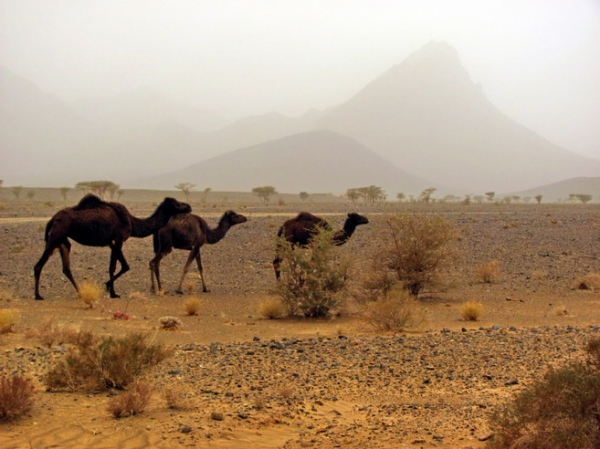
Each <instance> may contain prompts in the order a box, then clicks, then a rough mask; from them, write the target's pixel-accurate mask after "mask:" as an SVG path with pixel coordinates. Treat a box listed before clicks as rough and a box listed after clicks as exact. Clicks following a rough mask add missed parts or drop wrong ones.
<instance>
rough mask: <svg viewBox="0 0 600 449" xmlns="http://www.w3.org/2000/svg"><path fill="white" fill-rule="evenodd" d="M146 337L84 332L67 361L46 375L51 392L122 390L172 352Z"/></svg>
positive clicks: (68, 352) (80, 334)
mask: <svg viewBox="0 0 600 449" xmlns="http://www.w3.org/2000/svg"><path fill="white" fill-rule="evenodd" d="M147 340H148V337H147V336H146V335H143V334H137V333H136V334H129V335H126V336H125V337H121V338H114V337H101V338H99V337H97V336H95V335H94V334H92V333H90V332H80V333H79V334H78V336H77V338H76V339H75V342H74V345H73V347H71V348H70V349H69V350H68V351H67V353H66V354H65V357H64V359H62V360H60V361H59V362H58V363H56V364H55V365H54V366H53V367H52V368H51V369H50V371H49V372H48V373H47V374H46V376H45V382H46V385H47V386H48V388H49V389H51V390H60V389H66V390H70V391H75V390H83V391H98V390H103V389H106V388H119V389H122V388H124V387H126V386H127V385H129V384H131V383H132V382H133V381H134V380H135V379H137V378H138V376H139V375H140V374H141V373H142V372H143V371H144V370H145V369H146V368H148V367H151V366H154V365H156V364H158V363H160V362H161V361H162V360H164V359H165V358H167V357H168V355H169V352H168V351H167V350H166V349H165V348H163V346H162V345H159V344H156V343H152V344H149V343H148V342H147Z"/></svg>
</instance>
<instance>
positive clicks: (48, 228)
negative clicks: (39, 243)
mask: <svg viewBox="0 0 600 449" xmlns="http://www.w3.org/2000/svg"><path fill="white" fill-rule="evenodd" d="M53 224H54V219H53V218H51V219H50V220H48V223H46V229H45V230H44V241H45V242H47V241H48V235H49V234H50V229H52V225H53Z"/></svg>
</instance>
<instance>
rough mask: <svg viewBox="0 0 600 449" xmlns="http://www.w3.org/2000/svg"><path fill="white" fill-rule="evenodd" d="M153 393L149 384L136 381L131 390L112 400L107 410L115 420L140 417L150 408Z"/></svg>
mask: <svg viewBox="0 0 600 449" xmlns="http://www.w3.org/2000/svg"><path fill="white" fill-rule="evenodd" d="M153 392H154V389H153V388H152V386H151V385H150V384H149V383H147V382H143V381H136V382H135V383H134V384H133V387H132V388H131V389H130V390H128V391H125V392H122V393H121V394H119V395H118V396H114V397H113V398H111V399H110V400H109V401H108V406H107V410H108V412H109V413H110V414H111V415H113V416H114V417H115V418H125V417H127V416H135V415H139V414H140V413H142V412H143V411H144V410H145V409H146V407H147V406H148V403H149V402H150V398H151V397H152V393H153Z"/></svg>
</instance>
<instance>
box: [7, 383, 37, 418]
mask: <svg viewBox="0 0 600 449" xmlns="http://www.w3.org/2000/svg"><path fill="white" fill-rule="evenodd" d="M34 390H35V387H34V385H33V382H32V381H31V380H30V379H27V378H25V377H23V376H20V375H19V374H15V375H12V376H2V377H0V421H12V420H14V419H17V418H19V417H20V416H22V415H24V414H25V413H27V412H28V411H29V410H31V407H33V403H34V399H33V392H34Z"/></svg>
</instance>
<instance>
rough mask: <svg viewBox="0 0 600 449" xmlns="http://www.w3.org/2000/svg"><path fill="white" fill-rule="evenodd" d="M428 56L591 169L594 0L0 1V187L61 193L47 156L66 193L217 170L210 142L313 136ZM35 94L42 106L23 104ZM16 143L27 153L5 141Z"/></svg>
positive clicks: (598, 144) (597, 102)
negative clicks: (437, 56) (394, 73)
mask: <svg viewBox="0 0 600 449" xmlns="http://www.w3.org/2000/svg"><path fill="white" fill-rule="evenodd" d="M431 41H441V42H446V43H448V44H449V45H450V46H452V47H453V48H454V49H456V51H457V53H458V55H459V56H460V62H461V64H462V66H463V67H464V68H465V70H466V72H467V73H468V75H469V77H470V80H471V81H472V82H473V83H474V84H476V85H477V86H479V88H480V89H481V92H482V93H483V94H484V95H485V97H486V98H487V99H488V100H489V101H490V102H491V103H492V104H493V105H494V106H495V107H497V108H498V109H499V110H500V111H501V112H502V113H503V114H505V115H506V116H508V117H510V118H511V119H512V120H514V121H515V122H517V123H519V124H520V125H522V126H524V127H526V128H528V129H529V130H531V131H533V132H534V133H535V134H537V135H539V136H540V137H541V138H543V139H545V140H547V141H548V142H550V143H552V144H554V145H556V146H558V147H561V148H563V149H565V150H568V151H571V152H574V153H577V154H579V155H582V156H586V157H591V158H594V159H600V127H598V126H597V123H598V120H599V119H600V58H598V55H599V54H600V4H599V3H598V2H596V1H594V0H575V1H573V2H568V3H565V2H562V1H542V0H532V1H528V2H521V1H517V0H502V1H500V0H497V1H496V0H494V1H491V2H478V1H457V2H452V3H449V2H444V1H441V0H432V1H428V2H419V4H417V5H414V4H405V2H394V1H376V2H371V1H367V0H356V1H350V2H349V1H341V0H334V1H328V2H324V1H316V0H314V1H310V0H309V1H303V2H279V1H275V0H271V1H258V2H256V1H231V0H226V1H220V2H196V1H191V0H190V1H179V2H167V1H157V0H149V1H130V2H121V1H86V2H79V1H75V0H70V1H69V0H59V1H53V2H44V1H30V0H23V1H19V2H16V1H9V0H0V66H1V68H2V77H1V78H0V81H1V83H2V85H1V86H0V87H2V95H3V96H5V97H11V99H12V100H13V101H12V102H5V101H2V103H3V104H4V106H0V114H1V118H2V121H3V123H2V128H1V129H0V132H1V133H2V134H0V137H1V138H2V149H1V150H0V152H1V153H0V154H1V157H2V165H4V166H5V170H4V172H3V173H1V174H0V177H1V178H3V179H4V180H5V185H9V184H19V183H24V184H37V185H40V184H42V183H47V184H49V185H62V184H64V183H61V181H60V180H59V178H62V179H64V180H65V182H70V181H71V178H70V177H69V176H70V175H67V174H65V172H64V169H62V167H63V166H64V164H63V161H60V160H58V161H57V160H56V159H57V156H59V158H61V157H67V158H70V159H71V161H72V167H77V168H78V170H80V172H79V175H78V176H75V175H73V179H76V180H81V179H82V177H83V178H85V176H86V175H87V174H89V175H90V176H96V174H97V173H98V172H100V173H106V176H103V177H104V178H114V179H117V178H118V177H122V179H125V177H127V176H128V172H127V167H128V164H138V165H139V161H140V160H143V161H144V166H145V167H146V171H147V174H148V175H149V176H150V175H159V174H160V173H161V170H162V171H169V170H175V169H183V168H185V167H187V166H191V165H193V164H194V163H198V162H201V161H202V160H205V159H207V158H209V157H212V156H215V155H216V154H217V152H216V150H215V148H216V147H215V146H214V145H213V146H211V143H214V142H216V141H217V140H218V141H219V142H222V141H223V139H225V140H228V141H231V147H228V148H225V150H227V151H230V150H233V149H237V148H236V147H235V144H234V141H235V139H236V136H235V134H233V135H230V136H228V137H226V138H221V140H219V139H216V138H214V135H215V133H219V132H220V133H221V134H224V133H225V131H223V129H226V128H227V127H228V126H232V124H236V123H237V124H238V125H236V126H238V127H239V123H240V121H241V122H244V121H251V120H253V118H256V117H259V116H260V117H263V116H266V117H270V118H269V120H271V121H277V130H278V131H277V132H276V133H267V134H269V135H268V136H267V137H268V138H269V139H275V138H281V137H285V136H286V135H287V131H286V129H288V130H290V131H291V132H293V133H298V132H303V131H309V130H311V129H314V128H313V126H314V124H316V123H319V120H321V116H322V114H325V113H326V112H327V111H330V110H333V109H335V108H336V107H339V106H340V105H341V104H344V103H345V102H347V101H349V100H350V99H352V98H353V97H354V96H356V95H357V93H359V92H361V90H362V89H364V88H365V86H368V85H369V84H370V83H372V82H374V81H376V80H378V79H379V78H380V77H381V76H383V75H384V74H385V73H387V72H388V71H389V70H390V68H392V67H394V66H396V65H398V64H401V63H402V62H403V61H404V60H406V58H408V57H409V56H410V55H411V54H413V53H415V52H417V51H418V50H419V49H421V48H423V47H424V46H426V45H427V43H428V42H431ZM15 86H20V87H18V88H17V87H15ZM35 89H39V91H41V92H42V93H43V94H44V95H45V97H44V98H43V99H40V98H41V97H40V96H39V95H38V94H37V93H36V94H35V98H36V100H35V101H33V100H31V102H30V104H29V105H28V104H25V103H27V102H28V100H30V99H31V98H33V97H29V96H28V95H30V94H31V95H32V96H33V95H34V94H32V92H33V91H35ZM7 92H8V93H7ZM19 95H21V96H19ZM33 103H35V104H33ZM15 104H17V106H15ZM40 104H44V106H43V107H41V106H39V105H40ZM43 108H48V110H51V111H53V112H52V113H51V114H50V115H52V116H54V119H55V121H56V123H53V122H48V121H46V122H45V123H44V126H42V127H41V128H36V129H35V130H32V128H31V123H25V124H23V123H22V122H21V121H19V120H22V119H23V118H26V117H32V118H35V116H36V115H37V114H41V112H40V109H43ZM17 109H18V111H17ZM57 110H60V113H57V112H55V111H57ZM58 116H60V117H61V118H60V119H59V118H58ZM17 118H19V120H17ZM290 120H291V121H292V122H293V125H292V124H290V123H291V122H290ZM300 121H301V122H302V123H301V124H299V122H300ZM263 125H264V122H263V121H261V126H263ZM265 126H266V125H265ZM286 127H287V128H286ZM20 128H22V129H23V131H22V132H21V134H27V135H28V139H29V140H28V142H27V144H23V143H22V142H21V140H19V139H18V138H17V137H15V136H14V135H12V134H11V135H10V136H8V134H9V131H10V132H11V133H12V132H14V130H15V129H20ZM88 128H89V129H88ZM92 128H93V129H92ZM7 130H8V131H7ZM60 130H63V131H64V134H66V135H69V137H68V139H65V137H64V135H62V136H60V135H58V134H61V132H63V131H60ZM253 132H255V133H256V134H257V135H256V137H254V138H253V139H254V140H252V139H250V140H248V139H246V140H244V143H247V144H258V143H261V142H262V141H261V137H260V136H259V134H260V133H261V129H254V131H253ZM291 132H290V133H291ZM272 134H273V135H272ZM207 135H212V136H213V137H211V138H208V137H207ZM7 136H8V137H7ZM90 136H93V137H92V138H90ZM211 139H212V140H211ZM65 140H66V141H68V143H66V144H65ZM129 142H136V144H135V145H129ZM199 142H202V144H199ZM361 143H363V144H364V143H365V142H361ZM71 144H72V145H71ZM163 148H169V151H168V152H169V153H170V154H168V155H164V154H163V155H162V156H161V154H162V153H164V152H165V151H164V150H163ZM11 149H13V150H14V151H12V150H11ZM153 149H155V150H156V151H153ZM180 149H181V153H178V151H179V150H180ZM371 149H373V148H371ZM17 150H18V151H17ZM159 150H160V151H159ZM149 155H150V156H151V157H148V156H149ZM178 155H180V157H181V160H179V161H177V163H176V164H175V163H174V158H177V156H178ZM384 156H386V157H387V155H385V154H384ZM121 160H122V161H123V163H120V162H118V161H121ZM393 162H394V164H395V165H396V166H398V168H400V169H402V170H407V171H409V170H408V167H403V166H401V165H400V164H399V163H398V162H396V161H393ZM36 164H41V166H43V167H44V171H43V172H42V171H41V170H40V169H39V167H38V168H36ZM86 165H87V168H86ZM29 166H31V169H29V168H28V167H29ZM90 166H93V167H94V168H96V169H98V171H96V172H94V171H92V170H91V168H90ZM88 169H89V170H88ZM86 170H88V171H86ZM102 170H103V171H102ZM119 170H121V171H119ZM52 173H54V175H52ZM414 174H416V175H417V176H422V173H414ZM597 176H600V173H598V174H597ZM433 181H437V180H433ZM348 187H350V186H348Z"/></svg>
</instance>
